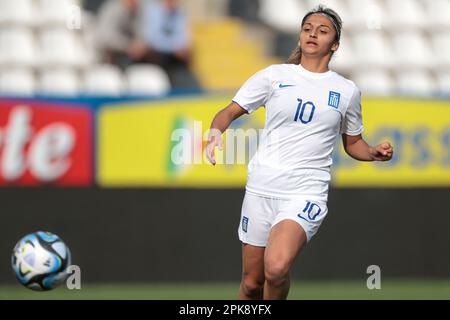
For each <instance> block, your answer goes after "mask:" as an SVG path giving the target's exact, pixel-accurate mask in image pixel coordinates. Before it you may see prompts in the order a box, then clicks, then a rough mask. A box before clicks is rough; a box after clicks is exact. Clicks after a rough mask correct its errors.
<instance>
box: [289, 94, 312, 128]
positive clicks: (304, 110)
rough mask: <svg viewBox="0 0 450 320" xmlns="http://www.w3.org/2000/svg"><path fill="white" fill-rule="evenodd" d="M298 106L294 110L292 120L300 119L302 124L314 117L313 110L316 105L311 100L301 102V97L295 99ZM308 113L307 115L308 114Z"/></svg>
mask: <svg viewBox="0 0 450 320" xmlns="http://www.w3.org/2000/svg"><path fill="white" fill-rule="evenodd" d="M297 101H298V106H297V111H296V112H295V117H294V121H295V122H298V121H300V122H301V123H303V124H308V123H310V122H311V121H312V119H313V117H314V111H315V110H316V106H315V105H314V103H312V102H311V101H308V102H305V103H303V100H302V99H297ZM308 114H309V115H308Z"/></svg>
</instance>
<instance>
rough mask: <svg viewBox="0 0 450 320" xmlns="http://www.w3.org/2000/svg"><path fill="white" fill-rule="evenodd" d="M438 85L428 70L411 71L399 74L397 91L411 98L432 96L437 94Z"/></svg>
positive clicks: (397, 76)
mask: <svg viewBox="0 0 450 320" xmlns="http://www.w3.org/2000/svg"><path fill="white" fill-rule="evenodd" d="M436 87H437V86H436V83H435V82H434V80H433V78H432V77H431V75H430V74H429V72H427V71H426V70H421V69H410V70H405V71H401V72H399V73H397V75H396V89H397V91H398V92H399V93H402V94H404V95H411V96H430V95H432V94H434V93H436V91H437V90H436Z"/></svg>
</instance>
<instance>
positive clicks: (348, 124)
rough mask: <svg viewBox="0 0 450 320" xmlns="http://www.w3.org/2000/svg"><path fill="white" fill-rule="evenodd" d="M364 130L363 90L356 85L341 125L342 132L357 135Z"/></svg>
mask: <svg viewBox="0 0 450 320" xmlns="http://www.w3.org/2000/svg"><path fill="white" fill-rule="evenodd" d="M363 131H364V126H363V123H362V112H361V91H360V90H359V89H358V88H357V87H355V90H354V92H353V95H352V98H351V99H350V103H349V105H348V108H347V111H346V113H345V117H344V120H343V121H342V125H341V132H340V133H341V134H347V135H349V136H357V135H359V134H361V133H362V132H363Z"/></svg>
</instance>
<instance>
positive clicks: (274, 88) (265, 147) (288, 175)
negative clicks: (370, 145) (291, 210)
mask: <svg viewBox="0 0 450 320" xmlns="http://www.w3.org/2000/svg"><path fill="white" fill-rule="evenodd" d="M233 101H234V102H236V103H237V104H239V105H240V106H241V107H242V108H244V109H245V110H247V111H248V112H249V113H252V112H253V111H255V110H257V109H258V108H259V107H261V106H265V108H266V124H265V128H264V130H263V133H262V135H261V137H260V141H259V146H258V150H257V152H256V154H255V155H254V156H253V158H252V159H251V160H250V163H249V165H248V181H247V186H246V190H247V191H248V192H250V193H254V194H257V195H262V196H268V197H274V198H295V197H298V196H303V195H308V196H310V197H316V198H317V199H325V200H326V199H327V198H328V185H329V182H330V179H331V174H330V167H331V164H332V157H331V155H332V152H333V148H334V146H335V143H336V139H337V137H338V136H339V134H340V133H341V134H343V133H345V134H347V135H358V134H360V133H361V132H362V131H363V125H362V116H361V93H360V91H359V89H358V88H357V87H356V85H355V84H354V83H353V82H352V81H350V80H347V79H345V78H344V77H342V76H340V75H339V74H337V73H336V72H334V71H331V70H330V71H327V72H325V73H313V72H310V71H308V70H306V69H305V68H303V67H302V66H301V65H295V64H280V65H272V66H270V67H268V68H266V69H264V70H262V71H260V72H258V73H256V74H255V75H254V76H253V77H251V78H250V79H249V80H248V81H247V82H246V83H245V84H244V85H243V86H242V88H241V89H240V90H239V91H238V93H237V94H236V96H235V97H234V98H233Z"/></svg>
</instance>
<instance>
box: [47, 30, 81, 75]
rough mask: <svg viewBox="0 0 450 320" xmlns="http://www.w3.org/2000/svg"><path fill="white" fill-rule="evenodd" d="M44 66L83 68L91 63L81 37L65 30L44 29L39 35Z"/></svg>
mask: <svg viewBox="0 0 450 320" xmlns="http://www.w3.org/2000/svg"><path fill="white" fill-rule="evenodd" d="M39 44H40V56H41V64H42V65H43V66H50V67H53V66H55V65H56V66H63V67H64V66H68V67H83V66H85V65H86V64H88V63H89V59H88V57H87V56H86V51H85V50H84V49H83V45H82V42H81V39H80V36H79V35H78V33H77V32H75V31H70V30H68V29H65V28H50V29H44V30H42V31H41V33H40V35H39Z"/></svg>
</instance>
